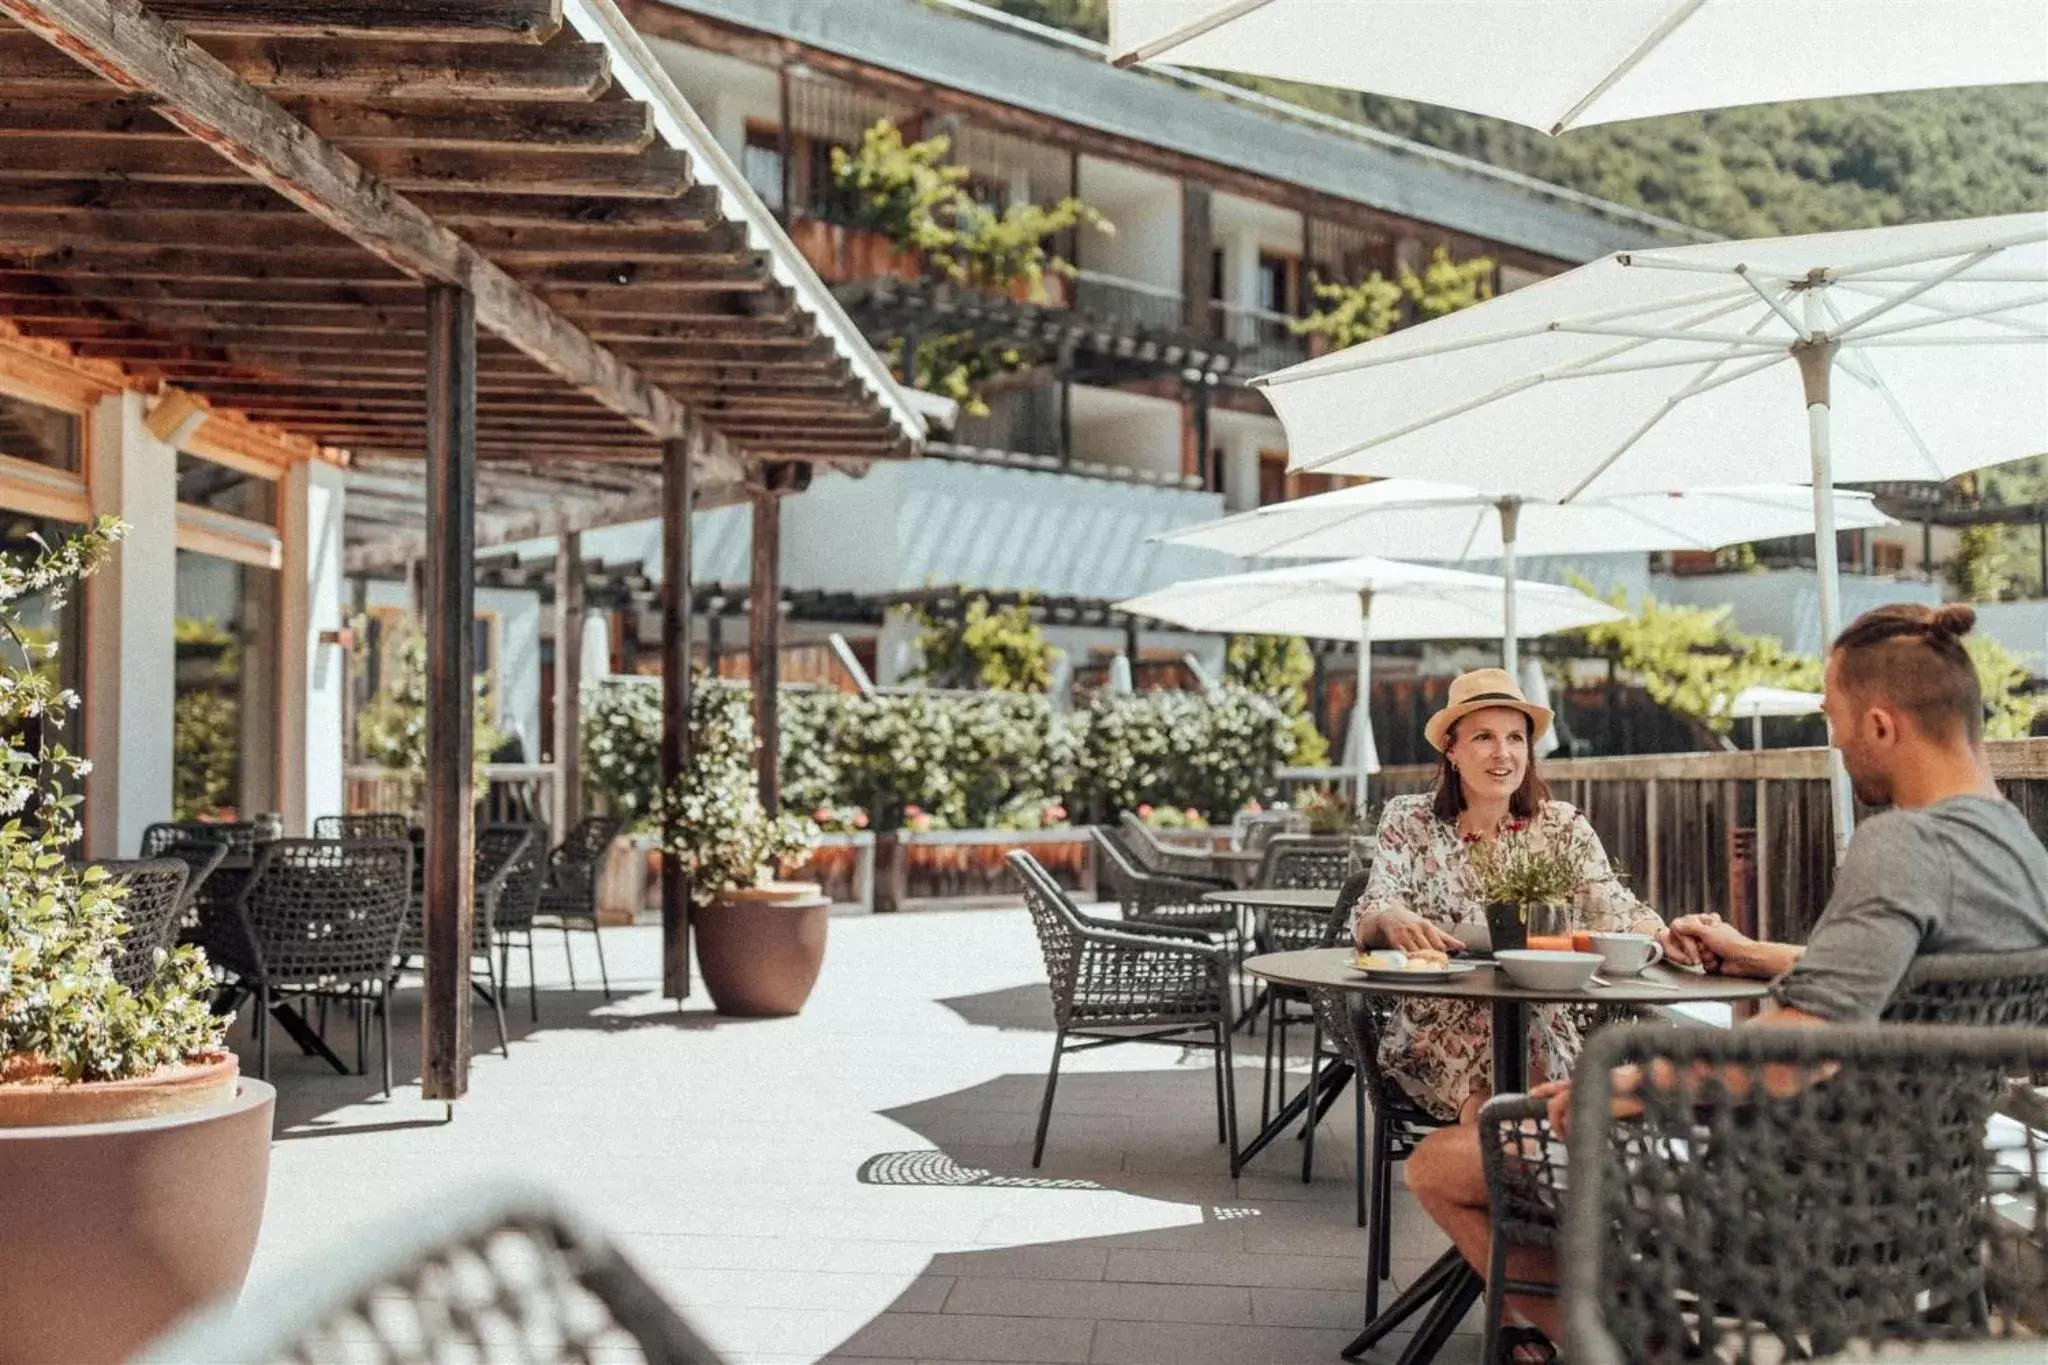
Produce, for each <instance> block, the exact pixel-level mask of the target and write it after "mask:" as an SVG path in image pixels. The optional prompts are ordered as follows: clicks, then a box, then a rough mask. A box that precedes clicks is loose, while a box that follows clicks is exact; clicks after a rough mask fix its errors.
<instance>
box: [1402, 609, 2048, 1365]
mask: <svg viewBox="0 0 2048 1365" xmlns="http://www.w3.org/2000/svg"><path fill="white" fill-rule="evenodd" d="M1976 622H1977V613H1976V612H1975V611H1973V610H1971V609H1970V608H1969V607H1968V606H1965V605H1963V604H1961V603H1951V604H1949V605H1946V606H1940V607H1929V606H1921V605H1917V604H1906V603H1901V604H1897V605H1893V606H1887V607H1879V608H1877V609H1876V610H1874V611H1868V612H1865V613H1864V614H1863V615H1862V616H1859V617H1857V618H1856V620H1855V621H1854V622H1852V623H1851V624H1850V626H1849V628H1848V629H1847V630H1845V631H1843V632H1842V633H1841V635H1839V636H1838V637H1836V639H1835V643H1834V646H1833V648H1832V649H1830V651H1829V652H1828V665H1827V674H1826V683H1825V688H1826V697H1825V699H1824V701H1823V705H1822V710H1823V711H1825V712H1826V714H1827V718H1828V729H1829V731H1830V735H1831V738H1832V741H1833V743H1834V746H1835V747H1836V748H1837V749H1839V750H1841V752H1842V763H1843V766H1844V767H1846V768H1847V769H1848V770H1849V778H1850V780H1851V782H1853V783H1854V784H1855V788H1856V796H1857V799H1858V800H1860V801H1862V802H1863V803H1864V804H1865V805H1867V806H1888V807H1890V809H1889V810H1886V811H1883V812H1881V813H1880V814H1877V815H1873V816H1871V817H1870V818H1869V819H1868V820H1865V821H1864V822H1863V823H1862V824H1860V825H1858V826H1857V828H1856V834H1855V837H1854V838H1852V839H1851V840H1850V841H1849V852H1848V856H1847V857H1846V858H1845V859H1844V860H1843V862H1842V865H1841V867H1840V868H1839V869H1837V870H1836V874H1835V888H1834V893H1833V894H1832V895H1830V896H1829V897H1828V903H1827V908H1826V909H1825V910H1823V911H1822V912H1821V917H1820V920H1819V922H1818V923H1816V924H1815V925H1814V928H1813V933H1812V935H1811V936H1810V938H1809V939H1808V942H1807V943H1806V945H1805V946H1804V947H1800V946H1796V945H1793V944H1789V943H1766V942H1759V941H1758V940H1756V939H1753V938H1750V937H1749V936H1747V935H1746V934H1743V933H1741V932H1740V931H1738V930H1737V929H1736V928H1735V926H1734V925H1732V924H1729V923H1727V922H1725V921H1724V920H1722V919H1721V917H1720V916H1718V915H1687V916H1684V917H1683V918H1681V919H1677V920H1674V921H1672V923H1671V925H1670V927H1669V928H1668V929H1666V930H1665V931H1664V932H1663V933H1662V934H1660V935H1658V939H1659V941H1660V942H1662V943H1663V944H1664V947H1665V951H1666V952H1667V953H1668V954H1669V956H1670V957H1671V958H1672V959H1673V960H1674V961H1677V962H1682V963H1692V964H1697V965H1700V966H1704V967H1706V968H1707V969H1708V970H1710V971H1720V972H1725V973H1727V974H1729V975H1731V976H1751V977H1763V978H1768V979H1770V980H1771V981H1772V986H1771V997H1772V1000H1773V1001H1774V1004H1775V1008H1773V1009H1772V1010H1771V1011H1770V1012H1769V1013H1767V1014H1765V1015H1763V1016H1762V1017H1761V1018H1759V1019H1758V1020H1756V1023H1757V1024H1759V1025H1774V1024H1775V1025H1825V1024H1855V1023H1871V1022H1875V1021H1876V1020H1877V1018H1878V1016H1879V1015H1880V1014H1881V1013H1882V1012H1883V1010H1884V1007H1885V1005H1886V1004H1887V1003H1889V1002H1890V1000H1891V998H1892V995H1893V993H1894V992H1895V991H1897V989H1898V987H1899V983H1900V982H1901V981H1903V980H1904V979H1905V976H1906V970H1907V968H1908V967H1910V966H1911V965H1912V962H1913V959H1914V958H1916V957H1922V956H1928V955H1933V954H1940V953H1998V952H2023V951H2026V950H2029V949H2036V948H2048V849H2043V848H2042V846H2041V841H2040V839H2039V838H2037V837H2036V836H2035V834H2034V832H2033V830H2032V828H2031V827H2029V826H2028V824H2027V821H2026V818H2025V817H2024V816H2022V815H2021V814H2020V812H2019V810H2018V809H2017V808H2016V807H2014V806H2013V804H2012V803H2011V802H2009V801H2007V800H2006V799H2005V798H2004V796H2002V795H2000V794H1999V790H1998V784H1997V783H1996V782H1994V781H1993V780H1992V777H1991V764H1990V761H1989V760H1988V759H1987V758H1986V757H1985V754H1984V698H1983V695H1982V693H1981V691H1980V690H1979V688H1978V686H1977V671H1976V669H1975V668H1974V667H1972V665H1971V663H1970V656H1969V654H1968V652H1967V651H1965V650H1964V648H1963V637H1964V636H1966V635H1968V634H1969V633H1970V629H1971V627H1972V626H1974V625H1975V624H1976ZM1635 1083H1636V1078H1635V1077H1633V1076H1631V1077H1629V1078H1628V1079H1627V1080H1626V1081H1624V1079H1623V1077H1622V1075H1621V1074H1619V1073H1617V1076H1616V1086H1615V1088H1616V1092H1617V1094H1621V1093H1625V1092H1626V1091H1627V1090H1628V1089H1630V1088H1632V1087H1633V1085H1634V1084H1635ZM1529 1093H1530V1094H1531V1095H1534V1096H1541V1097H1545V1098H1547V1099H1549V1101H1550V1110H1549V1121H1550V1124H1551V1126H1552V1127H1553V1128H1554V1129H1555V1130H1556V1131H1557V1132H1558V1133H1559V1134H1560V1135H1562V1134H1563V1133H1564V1132H1565V1131H1566V1120H1567V1117H1568V1115H1569V1112H1570V1103H1571V1082H1570V1081H1564V1080H1560V1081H1551V1082H1549V1083H1547V1084H1544V1085H1539V1086H1537V1087H1535V1088H1534V1089H1532V1090H1531V1091H1530V1092H1529ZM1406 1165H1407V1176H1408V1185H1409V1188H1410V1189H1411V1190H1413V1191H1414V1192H1415V1195H1416V1198H1417V1199H1418V1201H1419V1202H1420V1203H1421V1204H1422V1207H1423V1209H1424V1211H1425V1212H1427V1213H1428V1214H1429V1216H1430V1217H1431V1218H1432V1219H1434V1220H1435V1221H1436V1223H1437V1225H1438V1226H1440V1227H1441V1228H1443V1230H1444V1231H1445V1232H1446V1233H1447V1234H1449V1236H1450V1238H1451V1240H1452V1241H1453V1242H1455V1243H1457V1245H1458V1249H1459V1250H1460V1251H1462V1252H1463V1253H1464V1255H1465V1258H1466V1260H1468V1261H1470V1262H1471V1263H1472V1265H1473V1267H1474V1268H1475V1269H1477V1270H1478V1271H1479V1272H1480V1273H1481V1274H1484V1273H1485V1272H1486V1266H1487V1252H1488V1247H1489V1244H1490V1239H1491V1236H1492V1228H1491V1221H1490V1217H1489V1212H1488V1202H1487V1191H1486V1174H1485V1169H1484V1166H1483V1164H1482V1160H1481V1156H1480V1152H1479V1141H1478V1137H1477V1134H1476V1130H1475V1129H1473V1128H1471V1127H1470V1126H1465V1127H1459V1128H1445V1129H1441V1130H1439V1131H1437V1132H1434V1133H1431V1134H1430V1135H1429V1136H1428V1137H1427V1138H1425V1139H1423V1141H1422V1142H1421V1143H1420V1144H1418V1145H1417V1147H1416V1149H1415V1151H1414V1152H1413V1153H1412V1154H1411V1155H1410V1156H1409V1158H1408V1161H1407V1163H1406ZM1508 1275H1509V1276H1510V1278H1512V1279H1515V1280H1518V1281H1522V1282H1525V1283H1535V1284H1548V1283H1553V1282H1554V1281H1555V1279H1556V1273H1555V1266H1554V1264H1553V1262H1552V1257H1551V1255H1550V1253H1549V1252H1547V1251H1544V1250H1540V1249H1538V1248H1533V1247H1516V1248H1512V1249H1511V1250H1510V1253H1509V1257H1508ZM1508 1304H1509V1308H1510V1309H1511V1310H1512V1311H1513V1312H1515V1313H1516V1314H1517V1315H1520V1316H1523V1317H1524V1318H1526V1320H1527V1321H1528V1322H1530V1323H1532V1324H1534V1329H1535V1333H1536V1334H1538V1335H1536V1336H1535V1337H1534V1339H1531V1337H1529V1336H1524V1335H1522V1334H1525V1333H1529V1332H1530V1329H1528V1328H1521V1329H1518V1333H1517V1335H1516V1336H1515V1337H1514V1338H1513V1341H1514V1344H1515V1348H1516V1352H1515V1359H1516V1360H1518V1361H1519V1360H1522V1359H1525V1358H1527V1359H1542V1358H1546V1356H1547V1353H1548V1352H1549V1349H1550V1348H1549V1344H1548V1341H1547V1340H1543V1339H1542V1338H1543V1337H1548V1338H1553V1339H1554V1338H1555V1337H1556V1335H1557V1333H1558V1330H1559V1311H1558V1304H1557V1301H1556V1300H1555V1299H1539V1298H1526V1299H1525V1298H1522V1297H1520V1296H1511V1297H1510V1299H1509V1301H1508Z"/></svg>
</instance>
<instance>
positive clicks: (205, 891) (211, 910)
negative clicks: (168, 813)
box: [142, 820, 275, 960]
mask: <svg viewBox="0 0 2048 1365" xmlns="http://www.w3.org/2000/svg"><path fill="white" fill-rule="evenodd" d="M274 837H275V835H274V834H273V833H272V826H271V823H270V822H269V821H268V820H223V821H212V820H167V821H164V822H161V823H159V824H154V825H150V826H148V827H147V828H145V829H144V830H143V831H142V856H143V857H145V858H183V859H184V860H185V861H186V862H187V863H188V864H193V863H195V861H196V858H197V856H198V855H197V854H196V852H193V851H189V850H188V851H181V850H185V846H186V845H206V844H218V845H220V846H221V851H220V856H219V857H218V858H216V859H214V860H213V861H212V863H211V865H210V866H209V867H208V869H207V873H206V875H205V876H204V877H201V876H199V875H198V869H197V867H196V866H194V868H193V876H192V879H191V880H190V882H189V883H188V884H187V887H186V899H187V901H188V902H189V905H190V908H191V909H192V910H193V911H194V912H195V914H196V916H197V922H196V923H195V924H192V925H190V926H188V929H189V931H188V932H187V933H186V934H185V935H184V937H185V939H186V941H188V942H192V943H196V944H198V945H199V946H200V947H201V948H203V949H204V950H205V951H206V954H207V956H208V957H210V958H214V959H216V960H218V959H219V958H220V957H221V956H222V955H223V952H224V951H232V950H234V949H236V948H238V947H239V946H240V941H241V931H240V930H239V928H237V927H236V924H235V920H236V911H235V905H236V903H237V902H238V901H240V899H241V896H242V888H243V887H245V886H247V885H248V884H249V874H250V873H251V872H252V871H253V870H254V869H255V866H256V850H257V848H258V847H260V846H261V845H263V844H265V843H267V842H269V841H270V840H271V839H272V838H274Z"/></svg>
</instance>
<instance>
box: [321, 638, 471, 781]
mask: <svg viewBox="0 0 2048 1365" xmlns="http://www.w3.org/2000/svg"><path fill="white" fill-rule="evenodd" d="M393 637H394V638H393V639H392V641H391V645H390V651H389V653H388V655H387V657H388V658H389V659H390V661H391V673H390V676H389V677H387V678H386V679H385V680H384V686H383V688H382V689H381V690H380V691H379V692H378V693H377V695H376V696H375V697H374V698H372V699H371V701H370V704H369V705H367V706H365V707H364V708H363V709H362V710H361V711H360V712H358V713H357V715H356V747H357V749H358V750H359V751H360V752H361V754H362V756H363V761H364V762H365V763H371V764H375V765H377V766H378V767H383V768H389V769H391V770H392V771H393V772H395V773H398V774H399V775H400V777H401V780H403V781H404V782H405V783H406V785H407V786H408V787H409V788H410V789H411V790H412V791H413V793H414V798H413V799H417V793H418V790H419V788H420V786H421V784H423V783H424V782H425V781H426V775H427V635H426V632H425V631H423V630H421V629H420V628H419V627H418V626H417V625H415V624H413V623H412V622H410V621H408V622H406V623H405V624H403V625H402V626H399V627H397V628H396V629H395V630H394V631H393ZM471 686H472V691H473V693H474V696H475V703H474V704H475V707H476V712H475V719H474V720H473V721H472V722H471V728H470V746H469V747H470V781H471V782H472V783H474V784H475V786H476V789H477V790H478V791H479V792H481V791H482V790H483V786H484V767H485V765H486V764H488V763H489V762H490V761H491V755H492V754H494V753H496V752H497V751H498V748H499V746H500V745H502V744H504V742H505V735H504V732H503V731H501V730H499V729H498V727H497V726H495V725H493V724H491V722H490V720H489V715H490V704H491V679H490V675H489V674H487V673H479V674H477V675H476V677H475V679H474V681H473V682H472V684H471Z"/></svg>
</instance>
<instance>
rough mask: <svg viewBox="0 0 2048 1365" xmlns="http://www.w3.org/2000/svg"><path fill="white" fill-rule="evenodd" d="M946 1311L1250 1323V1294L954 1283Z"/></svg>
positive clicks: (1168, 1287)
mask: <svg viewBox="0 0 2048 1365" xmlns="http://www.w3.org/2000/svg"><path fill="white" fill-rule="evenodd" d="M945 1311H946V1312H948V1313H985V1314H993V1315H996V1316H1000V1317H1033V1318H1092V1319H1097V1320H1101V1321H1133V1322H1197V1323H1201V1322H1207V1323H1250V1322H1252V1321H1254V1319H1253V1316H1252V1303H1251V1295H1250V1293H1249V1291H1247V1290H1244V1289H1239V1288H1235V1287H1233V1286H1227V1285H1182V1284H1133V1283H1121V1284H1111V1283H1095V1282H1088V1281H1073V1280H1069V1281H1064V1282H1062V1281H1057V1280H1038V1281H1031V1280H988V1279H982V1280H958V1281H956V1282H955V1283H954V1287H953V1292H952V1294H951V1295H949V1296H948V1297H947V1299H946V1308H945Z"/></svg>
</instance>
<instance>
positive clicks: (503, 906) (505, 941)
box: [491, 824, 548, 1023]
mask: <svg viewBox="0 0 2048 1365" xmlns="http://www.w3.org/2000/svg"><path fill="white" fill-rule="evenodd" d="M492 828H493V829H523V830H526V831H527V832H528V833H529V834H530V835H531V836H532V837H531V838H530V839H528V841H527V844H526V847H525V848H524V849H523V850H521V851H520V852H519V853H518V854H517V855H515V856H514V857H513V858H512V859H511V861H510V863H509V864H508V865H507V867H506V869H505V876H504V881H503V882H502V883H501V884H500V885H499V887H498V900H497V907H496V909H495V910H494V912H493V913H492V916H491V926H492V929H493V930H494V931H495V932H496V934H497V936H498V984H499V986H500V987H501V988H502V989H505V990H510V989H511V988H512V941H513V939H514V938H515V937H517V938H518V939H519V941H520V942H521V944H522V945H524V947H525V948H526V1008H527V1012H528V1013H529V1014H531V1015H532V1017H533V1021H534V1022H535V1023H539V1022H540V987H539V985H538V983H537V982H536V981H535V978H534V970H533V917H534V915H535V914H536V913H537V912H538V910H539V908H540V887H541V878H542V876H543V875H544V874H545V872H546V868H547V854H548V829H547V826H546V825H518V824H508V825H494V826H492Z"/></svg>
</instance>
